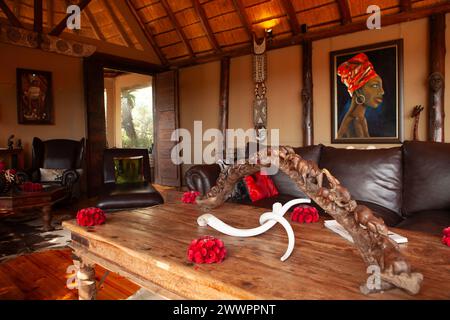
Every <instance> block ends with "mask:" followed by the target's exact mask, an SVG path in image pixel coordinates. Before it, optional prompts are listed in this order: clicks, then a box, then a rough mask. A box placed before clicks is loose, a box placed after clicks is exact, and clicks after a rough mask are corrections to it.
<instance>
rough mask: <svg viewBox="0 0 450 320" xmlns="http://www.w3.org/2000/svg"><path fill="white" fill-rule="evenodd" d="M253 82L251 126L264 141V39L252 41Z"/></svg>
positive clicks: (265, 108)
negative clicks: (253, 98) (260, 41)
mask: <svg viewBox="0 0 450 320" xmlns="http://www.w3.org/2000/svg"><path fill="white" fill-rule="evenodd" d="M253 46H254V55H253V81H254V82H255V100H254V101H253V125H254V128H255V129H256V132H257V134H258V136H257V138H258V139H259V140H261V141H264V140H265V138H266V128H267V97H266V93H267V88H266V78H267V54H266V38H264V39H263V41H262V43H260V44H259V43H257V40H256V37H255V38H254V40H253Z"/></svg>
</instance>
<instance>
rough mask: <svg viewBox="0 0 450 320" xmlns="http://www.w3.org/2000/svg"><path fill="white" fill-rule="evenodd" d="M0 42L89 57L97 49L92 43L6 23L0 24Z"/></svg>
mask: <svg viewBox="0 0 450 320" xmlns="http://www.w3.org/2000/svg"><path fill="white" fill-rule="evenodd" d="M0 42H4V43H8V44H14V45H17V46H22V47H27V48H33V49H41V50H43V51H49V52H54V53H58V54H63V55H67V56H72V57H89V56H91V55H92V54H93V53H94V52H95V51H96V50H97V48H96V47H95V46H92V45H88V44H83V43H80V42H76V41H71V40H66V39H61V38H58V37H54V36H50V35H44V34H40V33H37V32H34V31H30V30H27V29H22V28H16V27H12V26H4V25H0Z"/></svg>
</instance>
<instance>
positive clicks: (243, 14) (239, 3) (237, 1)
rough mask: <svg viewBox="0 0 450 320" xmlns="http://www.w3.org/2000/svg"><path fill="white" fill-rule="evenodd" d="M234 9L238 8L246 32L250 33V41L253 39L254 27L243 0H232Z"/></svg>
mask: <svg viewBox="0 0 450 320" xmlns="http://www.w3.org/2000/svg"><path fill="white" fill-rule="evenodd" d="M232 1H233V6H234V9H235V10H236V12H237V14H238V16H239V19H240V20H241V23H242V25H243V26H244V29H245V32H246V33H247V35H248V38H249V39H250V41H252V40H253V28H252V24H251V22H250V19H249V18H248V15H247V12H246V11H245V7H244V5H243V4H242V1H241V0H232Z"/></svg>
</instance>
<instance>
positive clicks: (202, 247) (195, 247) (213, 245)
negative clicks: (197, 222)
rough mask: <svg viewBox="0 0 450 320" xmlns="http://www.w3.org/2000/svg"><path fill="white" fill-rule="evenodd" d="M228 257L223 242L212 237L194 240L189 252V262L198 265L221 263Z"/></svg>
mask: <svg viewBox="0 0 450 320" xmlns="http://www.w3.org/2000/svg"><path fill="white" fill-rule="evenodd" d="M226 255H227V249H225V244H224V243H223V241H222V240H220V239H216V238H214V237H211V236H205V237H202V238H200V239H195V240H192V242H191V244H190V246H189V249H188V252H187V258H188V260H189V261H191V262H194V263H197V264H201V263H208V264H211V263H221V262H222V261H223V260H224V259H225V256H226Z"/></svg>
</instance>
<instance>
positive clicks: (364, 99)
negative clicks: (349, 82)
mask: <svg viewBox="0 0 450 320" xmlns="http://www.w3.org/2000/svg"><path fill="white" fill-rule="evenodd" d="M359 99H362V101H361V100H359ZM356 103H357V104H365V103H366V97H365V96H363V95H360V96H358V95H357V96H356Z"/></svg>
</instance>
